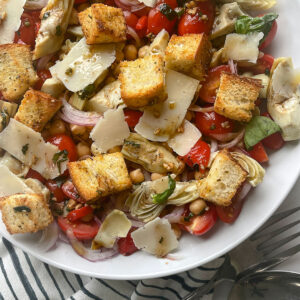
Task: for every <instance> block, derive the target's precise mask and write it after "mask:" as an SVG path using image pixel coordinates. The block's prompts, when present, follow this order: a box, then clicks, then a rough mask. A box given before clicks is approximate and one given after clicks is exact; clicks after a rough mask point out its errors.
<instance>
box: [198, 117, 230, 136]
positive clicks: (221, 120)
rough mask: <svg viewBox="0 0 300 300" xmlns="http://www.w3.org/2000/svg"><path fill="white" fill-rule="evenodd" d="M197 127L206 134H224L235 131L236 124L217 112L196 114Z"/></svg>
mask: <svg viewBox="0 0 300 300" xmlns="http://www.w3.org/2000/svg"><path fill="white" fill-rule="evenodd" d="M196 126H197V127H198V128H199V130H200V131H201V132H202V133H203V134H204V135H208V136H210V134H223V133H229V132H232V131H233V128H234V122H233V121H232V120H230V119H227V118H226V117H223V116H221V115H219V114H217V113H216V112H214V111H213V112H207V113H201V112H197V113H196Z"/></svg>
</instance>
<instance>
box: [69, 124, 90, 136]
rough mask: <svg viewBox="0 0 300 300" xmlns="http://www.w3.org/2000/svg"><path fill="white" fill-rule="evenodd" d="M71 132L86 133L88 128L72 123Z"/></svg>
mask: <svg viewBox="0 0 300 300" xmlns="http://www.w3.org/2000/svg"><path fill="white" fill-rule="evenodd" d="M70 129H71V132H72V133H73V134H74V135H83V134H85V131H86V128H85V127H84V126H80V125H75V124H71V125H70Z"/></svg>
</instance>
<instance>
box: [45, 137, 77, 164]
mask: <svg viewBox="0 0 300 300" xmlns="http://www.w3.org/2000/svg"><path fill="white" fill-rule="evenodd" d="M47 142H49V143H51V144H53V145H56V146H57V147H58V149H59V150H61V151H62V150H67V151H68V159H69V161H75V160H77V158H78V155H77V150H76V145H75V143H74V142H73V140H72V138H71V137H69V136H68V135H65V134H57V135H54V136H52V137H50V138H49V139H48V140H47Z"/></svg>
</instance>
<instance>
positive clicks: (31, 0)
mask: <svg viewBox="0 0 300 300" xmlns="http://www.w3.org/2000/svg"><path fill="white" fill-rule="evenodd" d="M47 3H48V0H27V1H26V3H25V6H24V8H25V9H28V10H39V9H42V8H44V7H45V6H46V5H47Z"/></svg>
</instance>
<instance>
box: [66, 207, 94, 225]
mask: <svg viewBox="0 0 300 300" xmlns="http://www.w3.org/2000/svg"><path fill="white" fill-rule="evenodd" d="M92 213H93V209H92V208H91V207H90V206H83V207H81V208H78V209H74V210H72V211H70V212H69V213H68V215H67V219H68V220H69V221H70V222H74V221H77V220H79V219H81V218H83V217H85V216H87V215H89V214H92Z"/></svg>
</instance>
